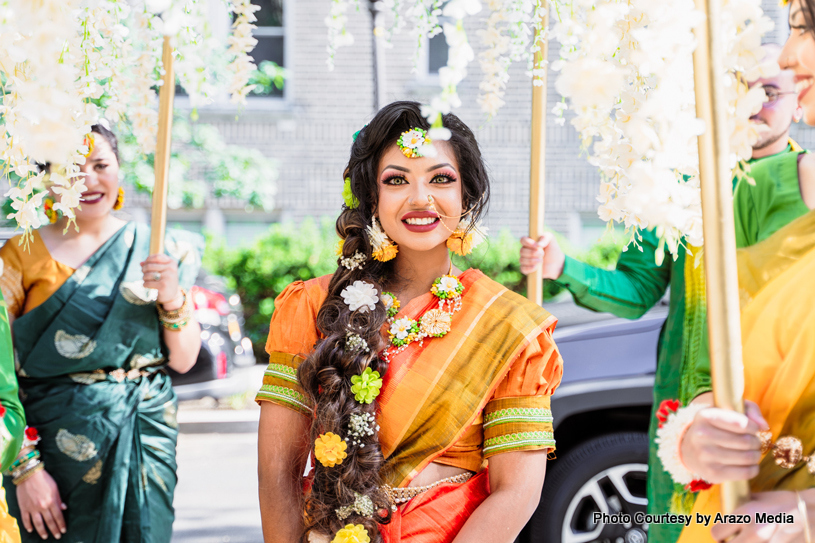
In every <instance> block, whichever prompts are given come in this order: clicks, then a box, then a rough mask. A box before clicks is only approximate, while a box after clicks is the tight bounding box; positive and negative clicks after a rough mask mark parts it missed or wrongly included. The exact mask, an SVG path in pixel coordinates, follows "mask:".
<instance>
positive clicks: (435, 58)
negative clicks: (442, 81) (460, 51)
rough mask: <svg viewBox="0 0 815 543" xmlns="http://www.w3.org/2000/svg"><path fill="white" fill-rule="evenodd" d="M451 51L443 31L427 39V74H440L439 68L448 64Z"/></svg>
mask: <svg viewBox="0 0 815 543" xmlns="http://www.w3.org/2000/svg"><path fill="white" fill-rule="evenodd" d="M449 51H450V48H449V47H448V46H447V40H446V39H445V37H444V33H443V32H441V33H439V34H436V35H435V36H433V37H432V38H430V39H429V40H428V41H427V75H439V69H440V68H443V67H445V66H447V56H448V53H449Z"/></svg>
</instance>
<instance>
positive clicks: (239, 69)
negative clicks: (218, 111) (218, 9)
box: [227, 0, 260, 104]
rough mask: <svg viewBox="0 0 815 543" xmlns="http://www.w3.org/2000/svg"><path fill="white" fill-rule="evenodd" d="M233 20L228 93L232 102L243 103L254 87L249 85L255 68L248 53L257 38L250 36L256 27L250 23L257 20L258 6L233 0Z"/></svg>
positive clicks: (247, 0) (240, 0)
mask: <svg viewBox="0 0 815 543" xmlns="http://www.w3.org/2000/svg"><path fill="white" fill-rule="evenodd" d="M230 8H231V10H232V13H234V14H235V22H233V23H232V35H231V36H229V50H228V51H227V53H228V54H229V55H232V56H233V60H232V62H231V63H230V65H229V72H230V73H231V74H232V79H231V81H230V83H229V94H230V95H231V100H232V102H234V103H239V104H245V103H246V95H247V94H248V93H249V91H251V90H252V89H253V88H255V85H249V78H250V77H252V73H253V72H254V71H255V70H257V66H255V62H254V61H253V60H252V57H251V56H250V55H249V53H250V52H251V51H252V49H254V48H255V45H256V44H257V42H258V40H257V39H256V38H255V37H254V36H252V30H253V29H255V28H257V27H256V26H255V25H253V24H252V23H253V22H255V21H257V17H255V12H256V11H257V10H259V9H260V6H256V5H253V4H252V2H251V1H250V0H233V1H232V3H231V4H230Z"/></svg>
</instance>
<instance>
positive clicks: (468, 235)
mask: <svg viewBox="0 0 815 543" xmlns="http://www.w3.org/2000/svg"><path fill="white" fill-rule="evenodd" d="M482 198H483V195H482ZM479 200H480V198H479ZM427 201H428V202H430V209H432V210H433V211H435V212H436V214H437V215H438V216H439V217H440V218H445V219H450V218H452V217H448V216H446V215H442V214H441V213H439V211H438V210H437V209H436V206H435V204H434V202H433V196H431V195H428V196H427ZM473 209H475V206H473V207H472V208H470V209H469V210H468V211H467V212H466V213H464V214H463V215H462V217H461V219H460V220H459V221H458V225H457V226H456V229H455V230H450V229H449V228H447V225H446V224H444V221H440V222H441V225H442V226H444V227H445V228H447V230H448V231H449V232H450V237H449V238H447V248H448V249H450V250H451V251H452V252H454V253H455V254H457V255H459V256H467V255H468V254H470V253H472V252H473V249H475V248H476V247H478V246H479V245H481V243H482V242H483V241H484V240H485V239H487V229H486V228H484V227H483V226H481V225H480V224H475V225H472V226H471V219H470V214H471V213H472V212H473Z"/></svg>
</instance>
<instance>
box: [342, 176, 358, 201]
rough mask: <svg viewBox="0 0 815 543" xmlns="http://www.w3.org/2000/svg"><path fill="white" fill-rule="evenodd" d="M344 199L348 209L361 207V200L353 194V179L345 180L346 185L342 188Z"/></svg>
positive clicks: (347, 178)
mask: <svg viewBox="0 0 815 543" xmlns="http://www.w3.org/2000/svg"><path fill="white" fill-rule="evenodd" d="M342 199H343V201H344V202H345V205H346V206H347V207H348V209H356V208H357V207H358V206H359V200H358V199H357V197H356V196H354V193H353V192H351V178H350V177H346V178H345V184H344V185H343V187H342Z"/></svg>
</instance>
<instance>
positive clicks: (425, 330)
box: [380, 272, 464, 360]
mask: <svg viewBox="0 0 815 543" xmlns="http://www.w3.org/2000/svg"><path fill="white" fill-rule="evenodd" d="M430 292H431V293H432V294H433V295H434V296H435V297H436V298H438V299H439V305H438V307H436V308H433V309H429V310H427V311H426V312H425V313H424V315H422V316H421V317H420V318H419V319H418V320H413V319H411V318H409V317H402V318H401V319H397V318H396V314H397V313H398V312H399V308H400V307H401V304H400V303H399V300H398V299H397V298H396V295H395V294H393V293H392V292H383V293H382V294H381V295H380V299H381V300H382V303H384V304H385V309H387V311H388V324H390V327H389V328H388V338H389V341H390V344H389V345H388V347H387V348H385V350H384V351H383V353H382V356H383V357H384V358H385V359H386V360H390V357H391V356H392V355H395V354H398V353H400V352H402V351H404V350H405V349H407V348H408V346H409V345H410V344H411V343H413V342H414V341H418V342H419V345H422V342H423V341H424V340H425V338H428V337H444V336H446V335H447V333H448V332H449V331H450V325H451V324H452V320H453V315H454V314H455V313H457V312H458V311H459V310H461V294H462V293H463V292H464V285H462V284H461V281H459V280H458V277H456V276H455V275H452V274H451V273H449V272H448V274H447V275H442V276H441V277H438V278H437V279H436V280H435V281H433V286H431V287H430Z"/></svg>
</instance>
